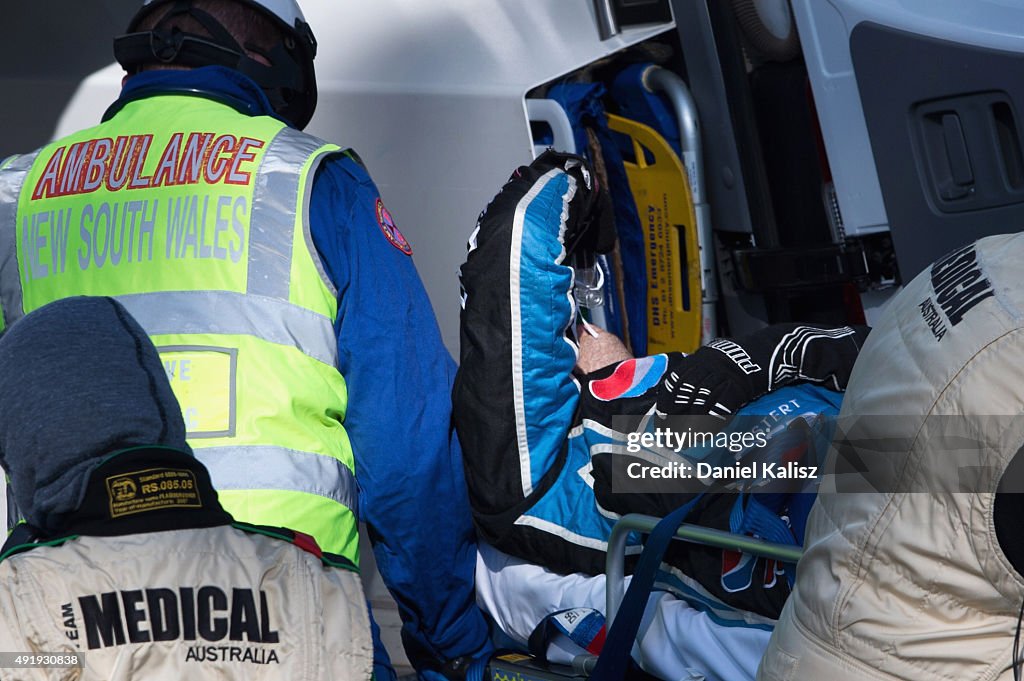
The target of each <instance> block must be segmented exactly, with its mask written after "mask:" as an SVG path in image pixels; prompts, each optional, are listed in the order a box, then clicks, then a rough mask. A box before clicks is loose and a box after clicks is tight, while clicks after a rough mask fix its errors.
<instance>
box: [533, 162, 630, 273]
mask: <svg viewBox="0 0 1024 681" xmlns="http://www.w3.org/2000/svg"><path fill="white" fill-rule="evenodd" d="M530 168H532V169H533V170H535V171H539V172H540V173H541V174H543V173H545V172H547V171H548V170H551V169H553V168H557V169H559V170H563V171H565V172H566V173H567V174H568V175H569V176H571V177H573V178H575V179H576V194H575V195H574V196H573V198H572V200H571V201H569V215H568V219H567V222H566V227H565V240H564V243H565V253H566V262H572V261H573V258H574V256H576V255H577V254H583V255H584V256H585V257H588V258H591V259H592V258H593V256H594V254H596V253H607V252H608V251H610V250H611V249H612V248H613V247H614V246H615V223H614V221H613V211H612V206H611V199H610V198H609V196H608V192H607V191H605V189H604V188H603V187H601V186H600V185H599V183H598V181H597V175H596V174H595V173H594V172H593V171H592V170H591V169H590V165H589V164H588V163H587V161H586V160H585V159H583V158H582V157H580V156H577V155H575V154H566V153H562V152H558V151H553V150H551V149H549V150H547V151H545V152H544V153H543V154H541V155H540V156H539V157H538V158H537V159H536V160H535V161H534V162H533V163H531V164H530ZM517 172H518V171H517ZM588 264H589V263H588Z"/></svg>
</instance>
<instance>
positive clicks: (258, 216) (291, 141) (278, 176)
mask: <svg viewBox="0 0 1024 681" xmlns="http://www.w3.org/2000/svg"><path fill="white" fill-rule="evenodd" d="M325 144H326V142H324V141H323V140H320V139H317V138H316V137H313V136H311V135H306V134H305V133H302V132H299V131H298V130H293V129H291V128H284V129H282V130H281V132H279V133H278V134H277V136H275V137H274V139H273V141H271V143H270V146H269V147H268V148H267V151H266V153H265V154H264V156H263V162H262V164H261V165H260V169H259V172H258V174H257V176H256V177H257V178H258V180H257V184H256V188H255V192H254V194H253V201H252V202H253V205H252V216H251V219H250V224H251V227H250V230H249V274H248V293H250V294H252V295H257V296H267V297H270V298H278V299H281V300H288V297H289V288H288V287H289V285H290V283H291V267H292V245H293V243H294V241H293V235H294V229H295V211H296V208H297V206H298V203H299V192H300V191H302V192H303V195H304V196H303V206H302V210H303V215H301V216H300V217H301V218H302V220H301V223H300V224H302V225H304V228H303V231H304V237H305V241H306V243H307V244H310V239H309V228H308V224H309V219H308V206H309V194H310V191H309V187H305V186H303V187H300V186H299V181H300V179H301V174H300V173H298V172H296V168H297V167H298V168H301V167H302V165H303V164H304V163H305V162H306V161H307V160H308V159H309V157H310V156H312V155H313V154H315V153H316V152H317V150H318V149H320V148H321V147H323V146H324V145H325ZM328 153H332V151H331V150H325V151H323V152H321V153H320V155H319V157H318V158H317V159H315V160H314V162H313V164H312V166H311V168H310V171H309V174H308V176H307V177H308V179H309V182H310V183H311V182H312V179H313V175H314V174H315V172H316V165H317V164H318V163H319V161H320V160H321V159H323V158H324V156H326V155H327V154H328ZM310 245H311V244H310ZM310 252H311V253H313V254H314V257H313V260H314V261H316V266H317V270H318V271H319V273H320V277H321V279H324V281H325V283H327V285H328V287H329V288H330V289H331V292H332V294H334V295H335V296H337V291H336V290H335V289H334V286H333V285H332V284H331V283H330V282H329V280H327V279H326V278H325V277H324V272H323V266H322V264H321V263H320V262H319V261H318V258H317V256H316V255H315V253H316V251H315V250H311V251H310Z"/></svg>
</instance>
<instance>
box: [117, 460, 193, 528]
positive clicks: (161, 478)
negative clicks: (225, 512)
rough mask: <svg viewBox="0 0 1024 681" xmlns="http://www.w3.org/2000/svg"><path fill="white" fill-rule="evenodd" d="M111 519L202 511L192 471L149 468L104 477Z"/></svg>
mask: <svg viewBox="0 0 1024 681" xmlns="http://www.w3.org/2000/svg"><path fill="white" fill-rule="evenodd" d="M106 483H107V496H108V500H109V502H110V508H109V510H110V517H111V518H120V517H121V516H125V515H132V514H133V513H142V512H144V511H156V510H159V509H165V508H202V507H203V502H202V500H201V499H200V497H199V485H198V483H197V482H196V476H195V474H194V473H193V472H192V471H189V470H182V469H177V468H148V469H146V470H141V471H134V472H131V473H123V474H120V475H113V476H110V477H109V478H107V480H106Z"/></svg>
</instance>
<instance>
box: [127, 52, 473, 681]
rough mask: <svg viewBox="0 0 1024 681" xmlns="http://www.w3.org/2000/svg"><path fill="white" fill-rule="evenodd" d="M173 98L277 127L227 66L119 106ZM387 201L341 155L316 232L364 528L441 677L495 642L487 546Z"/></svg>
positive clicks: (449, 366) (417, 641) (434, 336)
mask: <svg viewBox="0 0 1024 681" xmlns="http://www.w3.org/2000/svg"><path fill="white" fill-rule="evenodd" d="M168 92H189V93H192V94H195V95H196V96H202V97H209V98H211V99H215V100H218V101H221V102H224V103H228V104H230V105H232V106H233V107H234V108H235V109H237V110H239V111H241V112H242V113H246V114H248V115H269V116H275V114H274V112H273V110H272V109H271V106H270V103H269V102H268V101H267V99H266V97H265V95H264V94H263V92H262V91H261V90H260V89H259V88H258V87H257V86H256V85H255V83H253V82H252V81H251V80H249V79H248V78H246V77H245V76H243V75H241V74H240V73H238V72H236V71H233V70H230V69H226V68H221V67H214V66H211V67H204V68H199V69H194V70H190V71H150V72H144V73H141V74H138V75H136V76H133V77H131V78H130V79H129V80H128V81H126V83H125V85H124V88H123V90H122V92H121V97H120V98H119V100H118V102H117V103H115V105H114V106H115V107H117V106H118V105H119V104H121V103H123V102H125V101H127V100H130V99H137V98H140V97H145V96H147V95H149V94H154V95H155V94H164V93H168ZM379 198H380V194H379V192H378V191H377V188H376V186H375V185H374V183H373V180H372V179H370V176H369V174H368V172H367V171H366V169H365V168H364V167H363V166H362V164H361V162H360V161H359V160H358V157H357V156H355V155H354V154H346V155H340V154H339V155H336V156H333V157H331V158H329V159H328V160H326V161H324V162H323V163H322V164H321V165H320V167H319V169H318V170H317V174H316V176H315V178H314V183H313V189H312V198H311V201H310V208H309V221H310V231H311V234H312V239H313V242H314V245H315V247H316V250H317V252H318V253H319V254H320V257H321V259H322V261H323V265H324V268H325V269H326V271H327V274H328V276H329V277H330V279H331V281H332V283H333V284H334V286H335V287H336V289H337V290H338V319H337V322H336V324H335V332H336V336H337V342H338V369H339V371H340V372H341V374H342V375H343V376H344V377H345V380H346V383H347V386H348V395H349V398H348V413H347V416H346V419H345V429H346V430H347V432H348V434H349V437H350V439H351V441H352V447H353V450H354V453H355V461H356V471H357V476H358V484H359V518H360V520H361V521H362V522H364V523H365V524H366V527H367V529H368V531H369V535H370V539H371V541H372V542H373V550H374V556H375V557H376V560H377V566H378V569H379V570H380V572H381V575H382V576H383V578H384V582H385V584H386V585H387V586H388V588H389V590H390V591H391V594H392V595H393V596H394V598H395V600H396V601H397V603H398V607H399V612H400V614H401V617H402V621H403V630H402V639H403V642H404V644H405V648H406V652H407V653H408V655H409V659H410V661H411V662H412V663H413V665H414V666H415V667H416V668H417V670H418V671H419V672H421V674H424V675H425V676H428V677H429V676H431V675H433V674H434V673H436V672H437V671H438V670H439V669H440V667H441V666H442V664H443V663H445V662H447V661H448V660H450V659H452V658H455V657H459V656H463V655H470V656H477V655H480V654H482V653H484V652H486V651H487V650H488V649H489V646H490V643H489V642H488V638H487V636H488V632H487V627H486V624H485V622H484V618H483V616H482V614H481V613H480V611H479V610H478V609H477V608H476V605H475V602H474V595H473V568H474V564H475V560H476V549H475V539H474V534H473V526H472V520H471V516H470V510H469V502H468V498H467V493H466V487H465V482H464V478H463V471H462V458H461V457H462V455H461V450H460V447H459V443H458V440H457V438H456V436H455V433H454V431H453V428H452V423H451V399H450V394H451V386H452V381H453V377H454V374H455V363H454V362H453V361H452V359H451V356H450V355H449V354H448V352H447V350H446V349H445V347H444V346H443V344H442V342H441V336H440V332H439V330H438V328H437V322H436V320H435V318H434V314H433V310H432V308H431V306H430V301H429V300H428V298H427V294H426V291H425V290H424V288H423V284H422V282H421V281H420V278H419V275H418V274H417V272H416V268H415V266H414V265H413V261H412V258H411V257H410V255H411V251H412V249H411V247H410V245H409V244H408V242H406V241H405V239H404V238H403V237H402V235H401V233H400V232H398V231H397V229H396V228H394V225H393V220H392V219H391V218H390V215H389V214H388V213H387V211H386V210H385V211H384V212H383V213H382V212H381V210H380V207H379V206H378V199H379ZM378 662H380V660H379V659H378ZM375 674H376V677H377V679H378V681H382V680H383V679H384V678H385V677H386V676H393V675H394V672H393V670H391V669H389V668H388V667H382V666H380V665H377V666H376V667H375Z"/></svg>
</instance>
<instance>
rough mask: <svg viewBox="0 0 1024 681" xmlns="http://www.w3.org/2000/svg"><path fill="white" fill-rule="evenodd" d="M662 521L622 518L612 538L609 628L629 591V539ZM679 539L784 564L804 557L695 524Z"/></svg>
mask: <svg viewBox="0 0 1024 681" xmlns="http://www.w3.org/2000/svg"><path fill="white" fill-rule="evenodd" d="M660 520H661V518H656V517H654V516H650V515H644V514H642V513H629V514H627V515H624V516H622V517H621V518H619V521H618V522H617V523H615V527H613V528H612V535H611V537H610V538H609V539H608V553H607V555H606V557H605V570H604V572H605V613H604V614H605V626H606V627H607V628H608V629H611V626H612V621H613V620H614V619H615V613H616V611H617V610H618V608H619V603H621V602H622V595H623V593H624V592H625V585H624V580H625V566H626V538H627V537H628V536H629V533H630V532H642V533H644V534H647V533H649V532H650V531H651V530H653V529H654V527H655V526H656V525H657V524H658V522H659V521H660ZM675 539H681V540H683V541H688V542H692V543H694V544H703V545H705V546H713V547H716V548H720V549H728V550H731V551H740V552H742V553H749V554H752V555H755V556H762V557H764V558H772V559H774V560H778V561H781V562H783V563H796V562H797V561H799V560H800V557H801V556H802V555H803V549H801V548H800V547H799V546H790V545H787V544H776V543H773V542H767V541H764V540H763V539H756V538H754V537H748V536H747V535H741V534H733V533H731V532H724V531H722V530H715V529H712V528H710V527H702V526H701V525H695V524H693V523H683V524H682V525H680V526H679V529H678V530H676V535H675Z"/></svg>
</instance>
